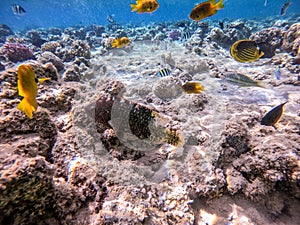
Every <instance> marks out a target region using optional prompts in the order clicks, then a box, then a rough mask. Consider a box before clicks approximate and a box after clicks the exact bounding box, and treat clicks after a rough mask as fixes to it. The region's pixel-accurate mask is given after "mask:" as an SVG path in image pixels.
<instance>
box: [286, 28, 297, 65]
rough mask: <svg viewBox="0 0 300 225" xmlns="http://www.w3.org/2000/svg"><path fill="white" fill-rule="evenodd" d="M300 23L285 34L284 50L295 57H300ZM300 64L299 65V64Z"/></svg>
mask: <svg viewBox="0 0 300 225" xmlns="http://www.w3.org/2000/svg"><path fill="white" fill-rule="evenodd" d="M299 31H300V23H295V24H293V25H292V26H290V28H289V29H288V31H287V32H286V33H285V34H284V37H283V43H282V49H283V50H284V51H286V52H289V53H291V54H292V55H293V56H298V57H299V55H300V50H299V49H300V34H299ZM298 64H299V63H298Z"/></svg>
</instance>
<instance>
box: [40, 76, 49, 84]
mask: <svg viewBox="0 0 300 225" xmlns="http://www.w3.org/2000/svg"><path fill="white" fill-rule="evenodd" d="M47 80H51V78H50V77H44V78H39V79H38V82H39V83H43V82H44V81H47Z"/></svg>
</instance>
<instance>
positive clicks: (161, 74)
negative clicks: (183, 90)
mask: <svg viewBox="0 0 300 225" xmlns="http://www.w3.org/2000/svg"><path fill="white" fill-rule="evenodd" d="M170 74H171V70H169V69H168V68H164V69H161V70H159V71H158V72H157V73H156V76H158V77H166V76H169V75H170Z"/></svg>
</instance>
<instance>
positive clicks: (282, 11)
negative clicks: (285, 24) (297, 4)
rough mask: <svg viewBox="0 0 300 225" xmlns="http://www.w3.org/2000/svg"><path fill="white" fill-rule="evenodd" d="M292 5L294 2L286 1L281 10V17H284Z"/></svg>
mask: <svg viewBox="0 0 300 225" xmlns="http://www.w3.org/2000/svg"><path fill="white" fill-rule="evenodd" d="M291 4H292V1H286V2H285V3H284V4H283V5H282V8H281V11H280V15H281V16H284V15H285V13H286V11H287V9H288V8H289V6H290V5H291Z"/></svg>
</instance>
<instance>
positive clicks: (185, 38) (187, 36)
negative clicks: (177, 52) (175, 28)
mask: <svg viewBox="0 0 300 225" xmlns="http://www.w3.org/2000/svg"><path fill="white" fill-rule="evenodd" d="M191 37H192V34H191V33H190V32H184V33H182V34H181V40H182V41H186V40H188V39H190V38H191Z"/></svg>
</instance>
